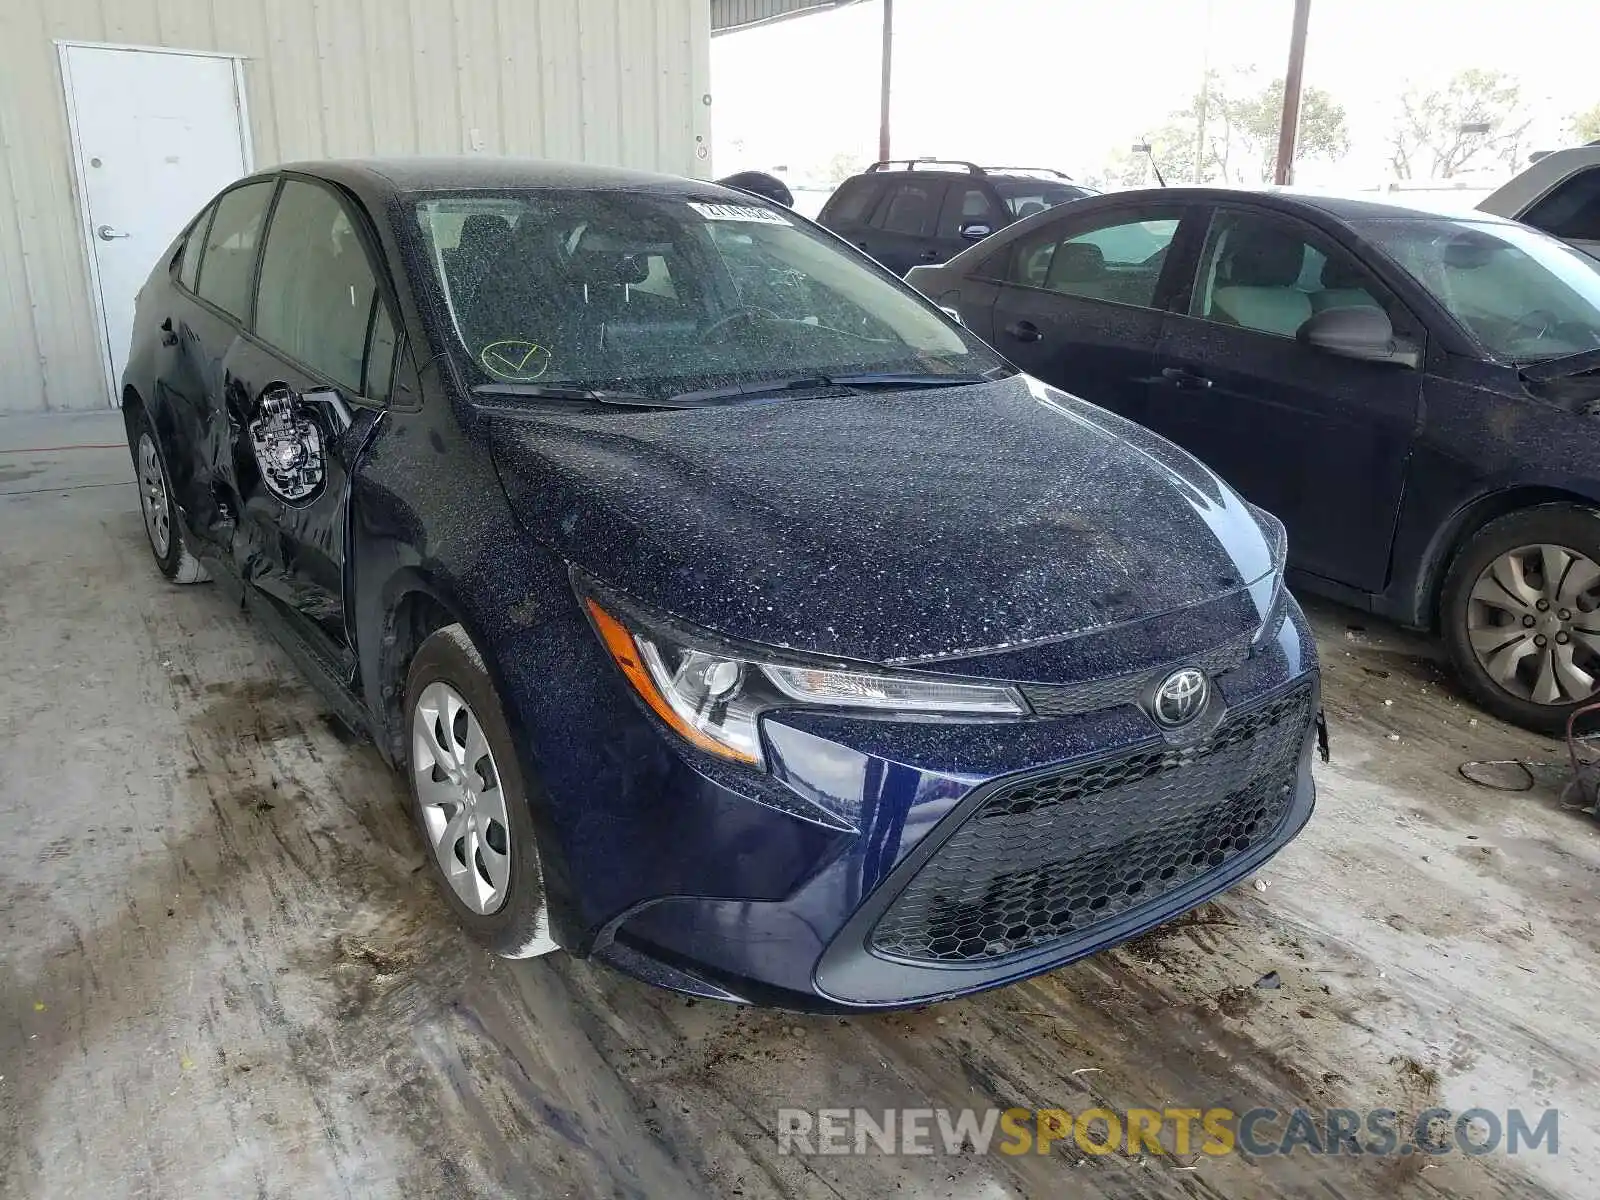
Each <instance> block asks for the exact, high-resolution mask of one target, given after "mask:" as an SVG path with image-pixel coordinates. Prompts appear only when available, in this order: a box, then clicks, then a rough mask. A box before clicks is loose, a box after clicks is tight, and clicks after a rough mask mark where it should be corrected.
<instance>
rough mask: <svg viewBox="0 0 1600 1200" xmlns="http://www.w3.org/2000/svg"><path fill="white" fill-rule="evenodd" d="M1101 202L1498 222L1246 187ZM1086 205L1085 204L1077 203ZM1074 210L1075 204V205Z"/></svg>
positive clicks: (1484, 216)
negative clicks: (1245, 206) (1242, 205)
mask: <svg viewBox="0 0 1600 1200" xmlns="http://www.w3.org/2000/svg"><path fill="white" fill-rule="evenodd" d="M1096 199H1097V200H1098V201H1100V202H1113V203H1114V202H1117V201H1121V202H1127V201H1129V200H1155V201H1162V202H1164V203H1167V204H1228V203H1233V204H1238V203H1240V202H1241V201H1242V202H1245V203H1249V204H1257V205H1260V206H1261V207H1263V208H1272V209H1277V210H1279V211H1282V212H1301V213H1303V212H1305V211H1306V210H1307V209H1311V210H1314V211H1316V212H1319V213H1322V214H1324V215H1326V216H1329V217H1333V218H1334V219H1335V220H1338V221H1341V222H1350V221H1359V220H1376V219H1390V220H1408V219H1409V220H1422V219H1430V218H1431V219H1433V220H1438V219H1439V218H1441V217H1443V218H1447V219H1458V220H1467V221H1476V222H1481V223H1484V224H1493V223H1501V220H1502V219H1501V218H1499V217H1495V216H1491V215H1490V214H1488V213H1482V212H1478V211H1476V210H1472V209H1468V210H1465V211H1463V212H1440V211H1438V210H1434V209H1425V208H1413V207H1410V206H1408V205H1404V204H1390V203H1387V202H1385V201H1381V200H1367V199H1364V198H1359V197H1354V196H1325V195H1321V194H1318V193H1313V192H1276V191H1265V190H1260V191H1258V190H1253V189H1249V188H1219V187H1167V188H1136V189H1133V190H1131V191H1123V192H1108V193H1106V194H1105V195H1103V196H1100V197H1096ZM1080 203H1086V202H1080ZM1074 208H1076V205H1074Z"/></svg>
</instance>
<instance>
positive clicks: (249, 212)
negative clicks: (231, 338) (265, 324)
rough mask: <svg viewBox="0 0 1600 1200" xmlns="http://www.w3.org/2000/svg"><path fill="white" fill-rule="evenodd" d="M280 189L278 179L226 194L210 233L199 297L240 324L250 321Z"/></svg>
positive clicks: (198, 281) (197, 285) (197, 288)
mask: <svg viewBox="0 0 1600 1200" xmlns="http://www.w3.org/2000/svg"><path fill="white" fill-rule="evenodd" d="M276 187H277V181H276V180H264V181H262V182H261V183H248V184H245V185H244V186H243V187H237V188H234V189H233V190H232V191H231V192H224V193H223V195H222V197H221V198H220V199H219V200H218V201H217V203H216V205H215V208H216V213H215V215H214V216H213V217H212V218H211V224H210V226H209V227H208V228H207V230H206V235H205V239H204V241H205V248H204V254H203V257H202V258H201V259H200V267H199V276H198V278H197V279H196V281H195V287H194V290H195V294H196V295H198V296H199V297H200V298H201V299H202V300H209V301H210V302H211V303H212V304H215V305H216V306H217V307H218V308H220V309H221V310H222V311H223V312H225V313H227V314H228V315H229V316H232V317H234V318H236V319H238V320H240V321H248V320H249V318H250V281H251V278H252V277H253V276H254V275H255V270H256V247H257V245H258V244H259V243H260V240H261V226H262V223H263V222H264V221H265V220H266V216H267V203H268V201H270V200H271V199H272V192H273V189H274V188H276Z"/></svg>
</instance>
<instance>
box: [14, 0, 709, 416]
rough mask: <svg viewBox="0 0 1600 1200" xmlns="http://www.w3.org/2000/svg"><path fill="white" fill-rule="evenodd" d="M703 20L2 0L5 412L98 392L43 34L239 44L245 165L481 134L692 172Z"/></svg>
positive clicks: (561, 154)
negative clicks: (250, 153) (250, 159)
mask: <svg viewBox="0 0 1600 1200" xmlns="http://www.w3.org/2000/svg"><path fill="white" fill-rule="evenodd" d="M710 36H711V18H710V8H709V0H0V46H3V47H4V66H3V67H0V412H6V411H30V410H38V409H83V408H97V407H100V406H102V405H104V404H105V403H107V397H106V396H105V394H104V384H103V374H104V372H103V370H102V368H101V365H100V361H99V351H98V347H97V337H96V332H95V327H94V325H93V324H92V320H93V318H92V306H91V304H90V301H89V292H88V269H87V261H86V251H85V249H84V244H83V236H82V230H81V228H80V224H79V216H78V213H79V209H78V204H77V199H76V197H75V195H74V191H73V177H72V167H71V147H70V144H69V141H68V132H67V120H66V105H65V100H64V98H63V93H62V84H61V76H60V70H59V67H58V65H57V54H56V48H55V46H54V44H53V43H54V41H55V40H56V39H61V40H70V41H84V42H112V43H120V44H127V45H139V46H163V47H169V48H174V49H184V50H213V51H220V52H223V53H232V54H238V55H241V56H243V60H244V78H245V90H246V95H247V102H248V109H249V115H250V131H251V139H252V143H253V147H254V150H255V157H256V165H257V166H258V167H260V166H269V165H271V164H273V163H277V162H286V161H293V160H297V159H308V158H323V157H355V156H365V155H371V154H415V153H431V154H462V153H472V152H474V136H473V131H474V130H476V131H477V137H478V139H479V140H480V141H481V143H482V150H481V152H482V153H486V154H515V155H530V156H537V157H546V158H564V159H575V160H578V161H587V162H593V163H604V164H620V165H625V166H632V167H640V168H646V169H654V170H662V171H669V172H674V173H680V174H698V175H705V174H708V173H709V171H710V166H711V164H710V160H709V157H707V158H700V157H699V156H698V151H699V150H700V149H701V148H702V147H709V145H710V140H711V139H710V134H711V128H710V121H711V112H710V109H709V107H707V106H706V105H705V104H703V103H702V97H703V96H704V95H705V94H706V93H708V92H709V90H710ZM697 139H699V140H697Z"/></svg>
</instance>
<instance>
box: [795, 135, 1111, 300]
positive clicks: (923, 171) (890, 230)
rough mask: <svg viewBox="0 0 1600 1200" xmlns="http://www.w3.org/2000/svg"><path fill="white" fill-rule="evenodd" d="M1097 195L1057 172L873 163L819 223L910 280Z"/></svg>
mask: <svg viewBox="0 0 1600 1200" xmlns="http://www.w3.org/2000/svg"><path fill="white" fill-rule="evenodd" d="M1096 194H1097V193H1096V192H1095V191H1094V189H1093V188H1087V187H1084V186H1083V185H1082V184H1078V183H1074V182H1072V178H1071V177H1070V176H1068V175H1063V174H1062V173H1061V172H1059V171H1050V170H1038V169H1035V168H1029V167H996V168H993V169H991V170H985V169H984V168H983V167H980V166H978V165H977V164H976V163H969V162H960V161H955V160H945V159H932V158H915V159H908V160H902V161H896V162H879V163H873V164H872V165H871V166H870V167H868V168H867V169H866V170H865V171H863V172H862V173H861V174H860V175H855V176H852V177H851V178H849V179H847V180H845V181H844V182H843V183H842V184H840V185H839V190H838V191H836V192H834V194H833V195H832V196H830V197H829V198H828V202H827V204H825V205H824V206H823V208H822V211H821V212H820V213H819V214H818V215H817V222H818V223H819V224H820V225H822V226H823V227H824V228H826V229H831V230H832V231H833V232H834V233H837V234H838V235H839V236H840V237H842V238H844V239H845V241H847V242H850V243H851V244H852V245H854V246H855V247H856V248H858V249H860V250H865V251H866V252H867V253H868V254H870V255H872V257H873V258H875V259H877V260H878V261H879V262H881V263H882V264H883V265H884V266H886V267H888V268H889V269H890V270H891V271H893V272H894V273H895V274H897V275H904V274H905V273H906V272H907V271H909V270H910V269H911V268H912V267H914V266H918V265H921V264H926V263H941V262H944V261H945V260H946V259H948V258H951V257H953V256H954V255H957V254H959V253H961V251H963V250H965V249H967V248H968V247H969V246H971V245H972V244H973V243H974V242H978V241H982V240H983V239H984V238H986V237H988V236H989V235H990V234H991V233H993V232H994V231H995V230H997V229H1003V228H1005V227H1006V226H1007V225H1009V224H1011V223H1012V222H1013V221H1018V220H1021V219H1022V218H1024V217H1031V216H1033V215H1034V214H1035V213H1040V212H1044V211H1045V210H1046V209H1048V208H1054V207H1056V206H1057V205H1059V204H1066V203H1068V202H1070V201H1073V200H1081V199H1083V198H1084V197H1085V196H1093V195H1096Z"/></svg>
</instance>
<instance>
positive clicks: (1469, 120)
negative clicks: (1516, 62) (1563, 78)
mask: <svg viewBox="0 0 1600 1200" xmlns="http://www.w3.org/2000/svg"><path fill="white" fill-rule="evenodd" d="M1528 124H1529V118H1528V116H1527V113H1526V112H1525V111H1524V108H1523V103H1522V86H1521V84H1519V83H1517V81H1516V80H1515V79H1513V78H1512V77H1511V76H1510V75H1507V74H1506V73H1505V72H1504V71H1489V70H1485V69H1483V68H1481V67H1470V68H1468V69H1467V70H1465V71H1459V72H1457V73H1456V74H1455V75H1453V76H1451V78H1450V80H1449V81H1448V82H1447V83H1446V84H1445V85H1444V86H1443V87H1441V88H1433V89H1431V90H1428V91H1423V90H1419V89H1417V88H1412V89H1411V90H1409V91H1407V92H1406V93H1405V94H1404V95H1403V96H1401V97H1400V113H1399V117H1398V119H1397V121H1396V124H1395V129H1394V132H1393V133H1392V134H1391V135H1390V139H1389V145H1390V157H1389V161H1390V163H1391V165H1392V166H1393V167H1394V173H1395V175H1396V176H1397V177H1398V178H1400V179H1451V178H1453V177H1455V176H1457V175H1460V174H1461V173H1462V172H1463V171H1468V170H1471V169H1473V168H1475V167H1483V166H1490V165H1493V164H1495V163H1501V164H1504V165H1505V166H1508V167H1512V168H1515V167H1516V166H1517V164H1518V163H1519V162H1520V161H1521V155H1522V142H1523V139H1524V137H1525V136H1526V135H1527V132H1528Z"/></svg>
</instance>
